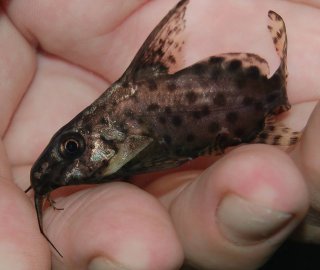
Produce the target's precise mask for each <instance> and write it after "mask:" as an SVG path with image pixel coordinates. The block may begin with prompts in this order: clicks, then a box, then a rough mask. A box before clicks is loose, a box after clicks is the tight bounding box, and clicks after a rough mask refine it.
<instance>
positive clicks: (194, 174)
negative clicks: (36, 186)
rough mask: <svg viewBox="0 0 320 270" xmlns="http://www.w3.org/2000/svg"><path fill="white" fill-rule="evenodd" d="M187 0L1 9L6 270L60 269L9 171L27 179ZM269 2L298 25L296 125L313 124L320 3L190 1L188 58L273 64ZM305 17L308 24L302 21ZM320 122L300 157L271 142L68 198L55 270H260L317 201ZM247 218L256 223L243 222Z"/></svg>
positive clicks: (54, 234) (56, 234)
mask: <svg viewBox="0 0 320 270" xmlns="http://www.w3.org/2000/svg"><path fill="white" fill-rule="evenodd" d="M175 3H176V1H172V0H166V1H162V2H161V1H153V2H150V3H147V4H145V5H143V1H125V2H121V1H108V2H106V1H95V3H94V4H93V3H92V2H91V3H89V2H85V1H80V0H78V1H75V0H73V1H68V2H66V1H61V2H57V1H50V0H46V1H41V2H37V1H28V2H26V1H25V2H23V1H14V0H12V1H11V2H10V3H8V4H7V5H6V7H5V10H6V13H7V14H8V17H9V18H10V20H8V17H7V16H5V15H4V14H2V15H1V17H0V43H1V51H0V54H1V57H0V59H2V62H1V64H2V67H1V69H0V70H1V72H0V81H1V82H2V83H1V91H0V102H1V105H0V106H1V115H0V117H1V119H0V131H1V134H2V136H1V138H2V142H3V143H1V145H0V147H1V148H0V150H1V156H0V161H1V164H0V175H1V188H0V192H1V194H0V196H1V197H0V198H1V203H0V207H1V209H0V215H1V220H3V221H5V222H3V223H2V225H1V229H0V237H1V242H0V245H1V249H0V250H1V252H0V256H1V262H2V265H3V267H4V266H6V269H28V268H30V269H50V263H51V262H50V260H51V253H50V247H49V245H48V243H47V242H46V241H45V240H44V239H43V237H42V236H41V235H40V233H39V230H38V227H37V222H36V217H35V212H34V207H33V205H32V204H31V203H30V201H29V200H28V198H27V197H26V196H25V195H24V194H23V192H22V191H21V190H20V189H19V188H17V187H16V186H15V185H14V184H13V182H12V181H11V179H12V178H14V179H15V182H16V183H17V184H18V185H19V186H20V187H22V189H24V188H26V187H27V186H28V182H29V171H30V167H31V164H32V163H33V162H34V161H35V159H36V158H37V156H38V155H39V153H40V152H41V151H42V149H43V147H44V146H45V145H46V144H47V143H48V141H49V138H50V137H51V136H52V134H53V133H54V132H55V131H56V130H57V129H58V128H59V127H60V126H62V125H63V124H64V123H66V122H67V121H68V120H70V119H71V118H72V117H73V116H74V115H75V114H76V113H77V112H79V111H80V110H81V109H82V108H84V107H85V106H86V105H89V104H90V103H91V102H92V101H93V100H94V99H95V98H96V97H97V96H98V95H99V94H100V93H102V92H103V91H104V89H106V88H107V86H108V85H109V84H110V83H111V82H113V81H114V80H116V79H117V78H118V77H119V76H120V75H121V73H122V72H123V71H124V70H125V68H126V67H127V66H128V64H129V62H130V60H131V59H132V57H133V55H134V54H135V52H136V51H137V49H138V48H139V46H140V45H141V43H142V41H143V40H144V39H145V37H146V36H147V34H148V33H149V32H150V31H151V30H152V28H153V27H154V25H155V24H156V23H157V22H158V21H159V20H160V19H161V18H162V16H163V15H164V14H165V13H166V12H167V11H168V10H169V9H170V8H171V7H173V6H174V4H175ZM248 5H249V6H248ZM248 7H250V8H252V9H250V8H248ZM269 9H273V10H275V11H277V12H278V13H279V14H281V15H282V16H283V18H284V20H285V22H286V24H287V29H288V34H289V56H288V58H289V72H290V74H289V86H288V89H289V90H288V91H289V97H290V101H291V103H293V104H295V106H294V107H295V108H293V110H292V113H290V114H289V116H288V119H287V120H288V121H289V123H294V124H297V122H299V123H300V125H299V123H298V126H299V127H301V126H303V124H304V123H305V121H306V119H307V116H308V113H309V112H310V111H311V110H312V108H313V106H314V104H315V101H316V100H318V99H319V95H320V92H319V89H317V81H318V78H316V75H315V74H314V73H312V72H310V71H312V70H319V63H318V62H317V60H316V57H311V58H307V57H306V56H305V57H302V56H303V55H304V54H303V53H304V52H308V55H311V56H313V55H317V53H318V50H317V49H318V48H319V44H317V43H316V42H317V41H316V40H315V39H314V36H317V33H316V31H319V30H318V29H317V28H316V27H315V28H314V29H312V28H311V29H310V28H309V27H311V26H312V25H319V23H316V21H319V14H317V13H319V11H317V10H313V9H310V8H308V7H304V6H300V7H297V6H296V5H295V4H292V3H290V2H285V1H282V2H280V1H260V2H259V4H254V2H253V1H252V2H246V4H244V2H239V3H237V4H234V6H233V7H232V8H231V7H230V5H228V4H223V2H222V1H216V2H213V1H202V2H196V1H191V3H190V6H189V8H188V11H187V31H188V32H187V34H188V40H187V44H186V46H185V50H184V53H185V56H186V57H185V58H186V63H187V65H188V64H191V63H192V62H194V61H196V60H199V59H201V58H203V57H206V56H208V55H213V54H218V53H221V52H229V51H248V52H255V53H257V54H259V55H261V56H262V57H265V58H266V59H267V60H268V62H270V63H271V65H270V66H271V70H274V68H275V67H276V65H277V57H276V56H275V54H274V50H273V47H272V43H271V41H270V36H269V35H268V32H267V30H266V18H267V11H268V10H269ZM248 10H249V11H248ZM226 11H228V12H226ZM221 14H228V15H227V16H224V18H222V17H221ZM297 14H298V15H299V16H300V15H301V14H303V15H304V16H305V19H306V20H304V21H300V20H299V21H298V20H297V18H298V17H299V16H298V15H297ZM249 15H251V16H250V20H249V19H248V20H243V18H244V17H247V16H249ZM317 15H318V16H317ZM301 16H302V15H301ZM308 20H310V22H312V24H310V23H307V21H308ZM204 22H206V23H205V24H204ZM253 22H255V24H253ZM199 25H200V26H199ZM203 25H205V26H207V27H203ZM233 26H234V27H236V29H232V27H233ZM224 28H225V29H226V30H224V31H223V29H224ZM17 29H18V31H17ZM226 31H228V33H230V34H226ZM245 31H247V32H245ZM221 33H223V35H222V34H221ZM244 33H246V34H247V35H246V37H245V38H244ZM318 34H319V33H318ZM221 35H222V36H221ZM301 36H303V37H304V38H303V39H302V38H301ZM253 41H254V42H253ZM306 41H308V42H306ZM311 101H313V102H311ZM319 117H320V112H319V106H318V108H317V109H315V111H314V114H313V117H312V120H311V121H310V123H309V125H308V127H307V129H306V135H305V136H304V137H303V139H302V141H301V143H300V144H299V145H298V147H297V148H296V149H295V151H294V152H292V154H291V155H292V159H291V158H290V157H289V156H288V155H286V154H284V153H283V152H281V151H279V150H276V149H274V148H273V147H270V146H263V145H252V146H241V147H239V148H238V149H236V150H235V151H231V152H230V153H229V154H227V155H226V156H225V157H224V158H222V159H221V160H219V161H218V162H216V163H215V164H213V165H212V166H210V168H208V169H207V170H205V171H204V172H203V169H204V168H205V167H207V166H208V165H209V164H212V163H213V161H212V159H211V158H201V159H199V160H197V161H195V162H193V163H191V164H188V165H186V166H184V167H183V170H184V171H182V169H179V170H177V171H176V173H174V174H173V173H172V174H166V175H164V176H163V177H161V178H160V177H159V175H158V174H153V175H148V176H141V177H137V178H135V182H136V184H138V185H139V186H141V187H142V188H143V189H144V190H146V191H147V192H145V191H144V190H143V189H138V188H136V187H134V186H132V185H128V184H125V183H111V184H106V185H98V186H96V187H93V188H90V189H85V190H81V191H78V192H75V193H73V194H72V195H70V196H68V197H64V198H59V199H57V200H56V201H57V207H62V208H64V210H63V211H53V209H51V208H50V209H48V210H47V211H46V214H45V216H44V224H45V231H46V233H47V234H48V236H49V238H50V239H51V240H52V242H53V243H54V244H55V245H56V247H57V248H58V249H59V250H60V251H61V252H62V253H63V255H64V258H63V259H61V258H59V257H57V256H56V254H54V256H53V257H52V264H53V269H86V268H87V266H88V264H89V263H90V262H91V261H92V259H94V258H97V257H99V258H100V259H101V258H105V259H101V260H102V261H104V262H105V263H110V264H113V265H114V266H113V268H114V269H161V270H164V269H177V268H178V267H179V265H181V263H182V261H183V259H187V260H188V261H190V262H191V263H193V264H195V265H197V266H198V268H199V269H202V268H203V269H212V268H213V267H215V268H220V269H228V268H233V269H255V268H257V267H258V266H259V265H260V264H261V263H262V262H263V261H264V260H265V259H266V258H267V257H268V256H269V255H270V254H271V253H272V252H273V251H274V250H275V249H276V247H277V246H278V245H279V244H280V243H281V242H282V241H283V240H284V239H285V238H286V237H287V236H288V235H289V234H290V233H291V232H292V230H293V229H294V228H295V227H296V226H297V224H298V223H299V222H300V221H301V220H302V218H303V216H304V215H305V213H306V209H307V207H308V204H309V200H310V202H311V204H312V205H313V206H314V208H315V209H319V207H318V205H317V203H316V198H317V194H318V193H319V187H318V186H317V181H316V180H317V178H319V169H318V168H319V167H320V166H317V165H319V164H317V162H318V163H319V160H320V159H319V158H318V155H319V154H318V153H319V151H317V150H318V149H317V147H318V144H317V138H318V135H317V134H318V133H319V130H320V128H319V126H317V125H318V124H317V123H319ZM292 160H294V162H293V161H292ZM186 169H188V170H189V171H185V170H186ZM308 188H309V189H310V190H313V192H312V193H311V195H312V196H311V197H310V198H309V195H308V192H307V189H308ZM77 189H78V188H77ZM74 191H75V188H72V189H68V191H67V192H70V193H71V192H74ZM57 193H58V194H59V195H61V194H62V193H61V192H59V191H58V192H57ZM150 194H152V195H153V196H151V195H150ZM163 206H164V207H163ZM268 209H269V210H268ZM239 213H240V214H241V215H239ZM255 218H257V219H259V220H260V221H261V225H260V226H259V225H258V224H257V223H258V222H254V220H255ZM244 220H245V221H248V224H246V225H245V226H243V227H242V226H240V225H241V224H244ZM277 223H278V224H277ZM239 226H240V227H239ZM314 235H315V233H314V232H313V231H310V232H309V234H308V235H302V237H304V239H307V238H310V237H312V236H314ZM318 241H319V239H318ZM101 260H100V263H101ZM98 264H99V259H97V260H96V261H95V262H92V264H91V267H92V268H91V269H97V268H94V267H93V265H96V267H97V265H98ZM111 267H112V266H109V268H107V267H105V269H110V268H111ZM117 267H118V268H117ZM121 267H122V268H121ZM100 269H103V268H100Z"/></svg>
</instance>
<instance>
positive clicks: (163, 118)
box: [158, 116, 167, 124]
mask: <svg viewBox="0 0 320 270" xmlns="http://www.w3.org/2000/svg"><path fill="white" fill-rule="evenodd" d="M158 120H159V122H160V123H161V124H165V123H166V122H167V119H166V118H165V117H164V116H159V118H158Z"/></svg>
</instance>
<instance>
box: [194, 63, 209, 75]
mask: <svg viewBox="0 0 320 270" xmlns="http://www.w3.org/2000/svg"><path fill="white" fill-rule="evenodd" d="M192 69H193V71H194V73H195V74H197V75H202V74H203V73H205V72H206V67H205V66H204V65H203V64H200V63H198V64H194V65H193V67H192Z"/></svg>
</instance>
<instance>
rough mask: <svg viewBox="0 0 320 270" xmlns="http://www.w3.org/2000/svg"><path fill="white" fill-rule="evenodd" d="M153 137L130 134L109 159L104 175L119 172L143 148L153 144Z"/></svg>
mask: <svg viewBox="0 0 320 270" xmlns="http://www.w3.org/2000/svg"><path fill="white" fill-rule="evenodd" d="M152 141H153V139H152V138H149V137H146V136H140V135H130V136H128V137H127V138H126V139H125V140H124V141H123V143H121V145H120V147H119V149H118V152H117V154H116V155H115V156H114V157H113V158H112V159H111V160H110V161H109V164H108V166H107V167H106V168H105V169H104V170H103V173H102V174H103V175H104V176H109V175H111V174H113V173H115V172H117V171H118V170H119V169H120V168H121V167H123V166H124V165H125V164H126V163H128V162H129V161H130V160H132V159H133V158H134V157H135V156H137V155H138V154H139V153H140V152H141V151H142V150H143V149H145V148H146V147H147V146H149V145H150V144H151V142H152Z"/></svg>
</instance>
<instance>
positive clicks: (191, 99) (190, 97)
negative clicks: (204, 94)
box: [186, 91, 198, 104]
mask: <svg viewBox="0 0 320 270" xmlns="http://www.w3.org/2000/svg"><path fill="white" fill-rule="evenodd" d="M186 98H187V100H188V102H189V104H193V103H195V102H196V101H197V98H198V95H197V94H196V93H195V92H194V91H189V92H188V93H187V94H186Z"/></svg>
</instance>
